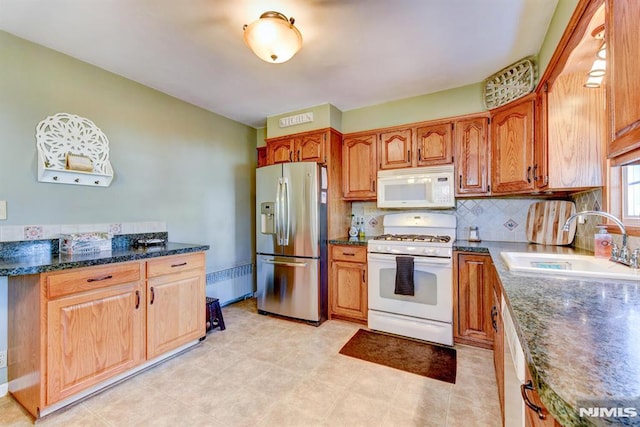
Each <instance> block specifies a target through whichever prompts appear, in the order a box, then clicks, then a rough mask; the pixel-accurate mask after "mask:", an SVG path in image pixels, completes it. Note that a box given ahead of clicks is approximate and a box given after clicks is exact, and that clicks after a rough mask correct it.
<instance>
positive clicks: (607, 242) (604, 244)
mask: <svg viewBox="0 0 640 427" xmlns="http://www.w3.org/2000/svg"><path fill="white" fill-rule="evenodd" d="M598 229H599V230H600V231H598V232H597V233H596V235H595V238H594V240H593V252H594V256H595V257H597V258H611V241H612V238H611V234H609V233H607V227H606V226H604V225H599V226H598Z"/></svg>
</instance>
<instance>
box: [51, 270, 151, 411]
mask: <svg viewBox="0 0 640 427" xmlns="http://www.w3.org/2000/svg"><path fill="white" fill-rule="evenodd" d="M144 310H145V305H144V291H143V289H142V285H141V283H140V282H134V283H127V284H121V285H116V286H111V287H106V288H102V289H97V290H94V291H87V292H82V293H77V294H73V295H71V296H65V297H62V298H58V299H54V300H51V301H49V302H48V303H47V339H48V357H47V381H46V384H47V405H50V404H53V403H55V402H57V401H59V400H62V399H64V398H67V397H69V396H71V395H73V394H75V393H77V392H79V391H82V390H84V389H86V388H88V387H90V386H92V385H95V384H97V383H99V382H101V381H103V380H106V379H108V378H110V377H112V376H114V375H117V374H120V373H123V372H125V371H127V370H129V369H131V368H133V367H135V366H136V365H138V364H139V363H141V362H142V361H143V360H144V357H145V353H144V350H145V349H144V334H145V332H144V331H145V329H144V328H145V321H144V320H145V317H144Z"/></svg>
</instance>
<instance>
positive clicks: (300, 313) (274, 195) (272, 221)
mask: <svg viewBox="0 0 640 427" xmlns="http://www.w3.org/2000/svg"><path fill="white" fill-rule="evenodd" d="M256 221H257V224H256V264H257V275H256V278H257V286H256V289H257V300H258V312H259V313H261V314H267V313H273V314H278V315H282V316H287V317H292V318H296V319H302V320H306V321H308V322H310V323H314V324H316V325H318V324H320V323H321V322H322V321H324V320H326V317H327V173H326V168H325V167H324V166H321V165H318V164H317V163H310V162H298V163H284V164H278V165H271V166H265V167H261V168H258V169H256Z"/></svg>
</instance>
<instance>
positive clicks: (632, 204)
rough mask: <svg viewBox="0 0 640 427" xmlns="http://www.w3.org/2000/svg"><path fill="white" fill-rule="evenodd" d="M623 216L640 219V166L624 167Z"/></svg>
mask: <svg viewBox="0 0 640 427" xmlns="http://www.w3.org/2000/svg"><path fill="white" fill-rule="evenodd" d="M622 193H623V198H622V216H623V218H624V219H635V220H638V219H640V165H630V166H623V167H622Z"/></svg>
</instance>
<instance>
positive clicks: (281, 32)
mask: <svg viewBox="0 0 640 427" xmlns="http://www.w3.org/2000/svg"><path fill="white" fill-rule="evenodd" d="M294 22H295V20H294V19H293V18H291V19H287V17H286V16H284V15H283V14H282V13H280V12H273V11H270V12H265V13H263V14H262V15H260V19H258V20H257V21H254V22H252V23H251V24H249V25H245V26H244V27H242V29H243V30H244V42H245V43H246V44H247V46H249V47H250V48H251V50H252V51H253V53H255V54H256V56H257V57H258V58H260V59H262V60H263V61H265V62H270V63H273V64H279V63H282V62H286V61H288V60H289V59H291V58H292V57H293V55H295V54H296V52H298V51H299V50H300V48H301V47H302V34H300V31H299V30H298V29H297V28H296V27H295V25H293V23H294Z"/></svg>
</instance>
